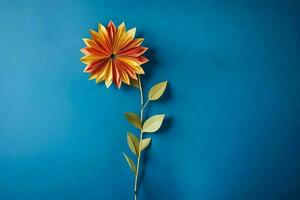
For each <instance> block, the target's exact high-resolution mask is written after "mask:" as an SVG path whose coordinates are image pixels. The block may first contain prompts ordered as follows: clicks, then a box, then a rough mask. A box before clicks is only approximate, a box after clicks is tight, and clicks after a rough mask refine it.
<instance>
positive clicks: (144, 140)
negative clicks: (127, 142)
mask: <svg viewBox="0 0 300 200" xmlns="http://www.w3.org/2000/svg"><path fill="white" fill-rule="evenodd" d="M150 142H151V138H146V139H143V140H142V150H141V151H143V150H144V149H146V148H147V147H148V146H149V144H150Z"/></svg>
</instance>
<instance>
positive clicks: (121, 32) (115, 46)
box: [112, 22, 126, 54]
mask: <svg viewBox="0 0 300 200" xmlns="http://www.w3.org/2000/svg"><path fill="white" fill-rule="evenodd" d="M125 31H126V27H125V24H124V22H123V23H122V24H120V26H119V27H118V29H117V32H116V35H115V37H114V40H113V45H112V46H113V53H115V54H116V52H117V49H119V47H120V42H121V39H122V37H123V36H124V34H125Z"/></svg>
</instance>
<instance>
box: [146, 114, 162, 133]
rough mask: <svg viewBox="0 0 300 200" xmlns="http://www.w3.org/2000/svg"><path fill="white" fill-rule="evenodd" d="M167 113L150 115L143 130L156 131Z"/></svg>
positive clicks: (147, 131)
mask: <svg viewBox="0 0 300 200" xmlns="http://www.w3.org/2000/svg"><path fill="white" fill-rule="evenodd" d="M164 117H165V115H164V114H160V115H154V116H152V117H150V118H149V119H147V120H146V121H145V123H144V125H143V129H142V130H143V132H145V133H153V132H155V131H157V130H158V129H159V128H160V126H161V124H162V122H163V120H164Z"/></svg>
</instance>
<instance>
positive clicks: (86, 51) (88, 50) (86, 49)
mask: <svg viewBox="0 0 300 200" xmlns="http://www.w3.org/2000/svg"><path fill="white" fill-rule="evenodd" d="M80 51H81V52H82V53H84V54H86V55H89V54H100V55H103V56H104V55H107V53H106V52H105V51H103V50H102V49H100V48H95V47H84V48H82V49H80Z"/></svg>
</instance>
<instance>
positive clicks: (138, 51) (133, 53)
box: [119, 46, 148, 57]
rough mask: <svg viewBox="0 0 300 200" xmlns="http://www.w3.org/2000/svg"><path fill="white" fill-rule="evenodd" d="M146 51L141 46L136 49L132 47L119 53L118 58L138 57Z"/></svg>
mask: <svg viewBox="0 0 300 200" xmlns="http://www.w3.org/2000/svg"><path fill="white" fill-rule="evenodd" d="M147 50H148V48H146V47H142V46H137V47H132V48H130V49H128V50H125V51H122V52H119V55H120V56H123V55H124V56H131V57H138V56H140V55H142V54H143V53H145V52H146V51H147Z"/></svg>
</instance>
